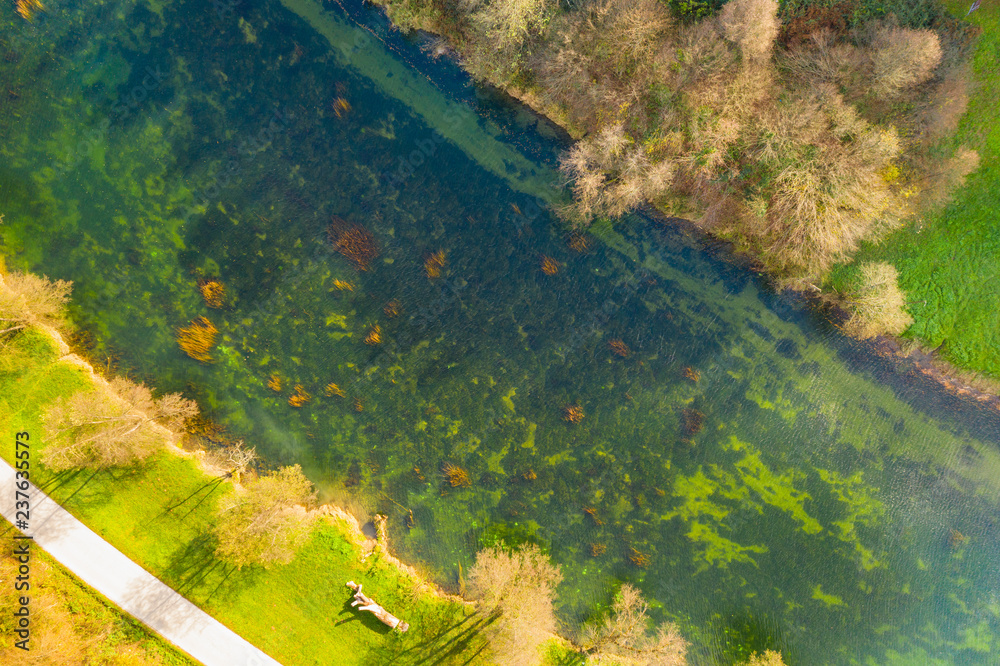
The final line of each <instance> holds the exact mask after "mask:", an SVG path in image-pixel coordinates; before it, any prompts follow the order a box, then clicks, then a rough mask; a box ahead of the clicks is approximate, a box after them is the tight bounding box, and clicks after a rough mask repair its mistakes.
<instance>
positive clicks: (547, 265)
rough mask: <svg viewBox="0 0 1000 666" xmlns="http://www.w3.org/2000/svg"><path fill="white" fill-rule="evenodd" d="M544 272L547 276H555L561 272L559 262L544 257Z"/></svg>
mask: <svg viewBox="0 0 1000 666" xmlns="http://www.w3.org/2000/svg"><path fill="white" fill-rule="evenodd" d="M542 272H543V273H545V274H546V275H555V274H556V273H558V272H559V262H558V261H556V260H555V259H553V258H552V257H546V256H543V257H542Z"/></svg>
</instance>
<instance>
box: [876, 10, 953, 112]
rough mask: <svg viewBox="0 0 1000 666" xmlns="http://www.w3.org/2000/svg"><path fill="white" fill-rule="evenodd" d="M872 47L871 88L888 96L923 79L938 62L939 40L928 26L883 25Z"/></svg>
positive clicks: (928, 75) (939, 56) (939, 60)
mask: <svg viewBox="0 0 1000 666" xmlns="http://www.w3.org/2000/svg"><path fill="white" fill-rule="evenodd" d="M872 49H873V53H872V65H873V76H874V85H873V88H874V90H875V92H876V93H877V94H880V95H885V96H888V97H891V96H893V95H896V94H898V93H899V92H901V91H902V90H904V89H906V88H909V87H912V86H915V85H917V84H918V83H923V82H924V81H926V80H927V79H929V78H930V76H931V74H932V73H933V72H934V68H935V67H937V65H938V63H939V62H941V54H942V51H941V40H940V39H939V38H938V36H937V33H935V32H934V31H932V30H926V29H925V30H911V29H909V28H897V27H884V28H882V29H881V30H879V31H878V32H877V33H876V36H875V39H874V41H873V42H872Z"/></svg>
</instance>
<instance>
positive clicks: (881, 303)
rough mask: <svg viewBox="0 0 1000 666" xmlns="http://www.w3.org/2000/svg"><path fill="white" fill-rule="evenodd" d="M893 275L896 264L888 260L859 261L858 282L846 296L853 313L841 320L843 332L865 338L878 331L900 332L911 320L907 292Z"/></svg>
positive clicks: (879, 332)
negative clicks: (907, 305)
mask: <svg viewBox="0 0 1000 666" xmlns="http://www.w3.org/2000/svg"><path fill="white" fill-rule="evenodd" d="M896 279H897V273H896V268H895V266H893V265H891V264H886V263H874V262H867V263H864V264H862V265H861V270H860V278H859V284H858V286H857V288H856V289H855V290H854V293H852V294H851V295H850V296H849V298H848V304H849V306H850V309H851V311H852V315H851V318H850V319H849V320H848V321H847V323H846V324H844V332H846V333H847V334H848V335H850V336H852V337H855V338H858V339H861V340H867V339H868V338H872V337H874V336H876V335H879V334H881V333H890V334H892V335H899V334H900V333H902V332H903V331H905V330H906V329H907V328H908V327H909V325H910V324H912V323H913V317H911V316H910V315H909V314H907V312H906V310H905V307H906V296H905V294H903V292H902V291H900V289H899V285H898V284H897V282H896Z"/></svg>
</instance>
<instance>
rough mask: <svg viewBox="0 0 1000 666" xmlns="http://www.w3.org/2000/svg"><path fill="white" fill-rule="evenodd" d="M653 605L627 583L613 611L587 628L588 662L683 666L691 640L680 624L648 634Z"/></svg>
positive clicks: (584, 642)
mask: <svg viewBox="0 0 1000 666" xmlns="http://www.w3.org/2000/svg"><path fill="white" fill-rule="evenodd" d="M648 610H649V604H648V603H646V601H645V599H643V598H642V595H641V594H640V593H639V590H637V589H636V588H635V587H633V586H632V585H629V584H628V583H626V584H625V585H622V588H621V590H619V591H618V595H617V596H616V597H615V601H614V604H613V606H612V607H611V613H609V614H608V615H607V617H605V618H604V619H603V621H602V622H600V623H598V624H592V625H587V626H586V627H584V631H583V636H582V638H581V643H582V645H583V648H584V652H585V653H586V654H587V655H589V659H588V663H594V664H617V665H621V666H626V665H627V666H639V665H640V664H657V665H660V666H683V664H686V663H687V660H686V658H685V655H686V654H687V648H688V642H687V641H686V640H684V638H683V637H682V636H681V635H680V633H679V632H678V630H677V626H676V625H674V624H673V623H669V622H668V623H665V624H662V625H660V626H659V627H657V628H656V631H655V632H653V633H652V634H649V633H647V625H648V624H649V617H648V615H647V611H648Z"/></svg>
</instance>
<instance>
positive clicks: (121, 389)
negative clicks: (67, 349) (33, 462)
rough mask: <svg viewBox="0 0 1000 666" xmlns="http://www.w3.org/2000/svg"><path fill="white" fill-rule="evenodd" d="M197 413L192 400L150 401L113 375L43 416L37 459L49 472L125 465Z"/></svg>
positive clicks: (147, 453) (145, 391) (166, 398)
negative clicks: (104, 383)
mask: <svg viewBox="0 0 1000 666" xmlns="http://www.w3.org/2000/svg"><path fill="white" fill-rule="evenodd" d="M197 413H198V406H197V405H196V404H195V402H194V401H192V400H187V399H185V398H183V397H181V395H180V394H178V393H169V394H167V395H165V396H163V397H161V398H158V399H154V398H153V394H152V393H151V392H150V390H149V389H148V388H146V386H144V385H143V384H136V383H134V382H132V381H130V380H128V379H124V378H121V377H116V378H115V379H112V380H111V382H110V383H109V384H108V385H107V386H98V387H97V388H96V389H95V390H93V391H79V392H77V393H74V394H73V395H72V396H70V397H69V398H60V399H58V400H56V402H55V403H54V404H53V405H52V406H51V407H50V408H49V409H48V410H47V411H46V412H45V415H44V418H43V426H44V429H45V439H46V441H47V442H48V446H46V447H45V449H43V450H42V453H41V460H42V463H44V464H45V466H46V467H48V468H49V469H52V470H55V471H61V470H66V469H78V468H81V467H88V468H92V469H104V468H107V467H121V466H124V465H129V464H132V463H134V462H138V461H140V460H143V459H145V458H148V457H149V456H150V455H152V454H153V453H155V452H156V451H157V450H158V449H159V448H160V447H161V446H163V444H164V443H165V442H167V441H169V440H171V439H172V438H173V437H174V436H175V435H176V433H177V432H179V431H180V430H181V429H182V428H183V426H184V422H185V421H187V420H188V419H189V418H191V417H193V416H195V415H196V414H197Z"/></svg>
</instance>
